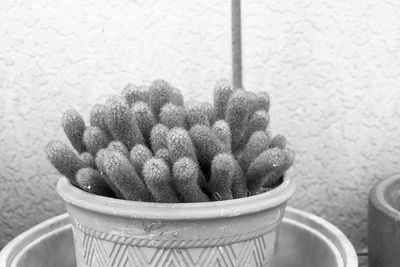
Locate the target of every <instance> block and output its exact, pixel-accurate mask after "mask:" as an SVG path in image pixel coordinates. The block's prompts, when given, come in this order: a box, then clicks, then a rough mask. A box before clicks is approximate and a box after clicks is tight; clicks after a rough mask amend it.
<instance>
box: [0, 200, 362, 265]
mask: <svg viewBox="0 0 400 267" xmlns="http://www.w3.org/2000/svg"><path fill="white" fill-rule="evenodd" d="M27 266H29V267H54V266H57V267H75V266H76V263H75V256H74V247H73V237H72V227H71V224H70V221H69V217H68V215H67V214H63V215H60V216H57V217H54V218H52V219H49V220H47V221H45V222H43V223H41V224H39V225H37V226H35V227H33V228H31V229H30V230H28V231H26V232H24V233H22V234H21V235H19V236H18V237H16V238H15V239H14V240H12V241H11V242H10V243H9V244H8V245H7V246H6V247H5V248H4V249H3V250H2V251H1V252H0V267H27ZM276 266H277V267H303V266H304V267H313V266H315V267H317V266H318V267H321V266H324V267H357V266H358V262H357V255H356V252H355V250H354V247H353V246H352V244H351V243H350V241H349V240H348V239H347V238H346V237H345V235H344V234H343V233H342V232H341V231H340V230H339V229H338V228H336V227H335V226H333V225H332V224H330V223H329V222H327V221H325V220H324V219H322V218H320V217H317V216H315V215H312V214H310V213H306V212H303V211H299V210H296V209H293V208H287V211H286V214H285V217H284V219H283V223H282V224H281V226H280V234H279V251H278V257H277V261H276Z"/></svg>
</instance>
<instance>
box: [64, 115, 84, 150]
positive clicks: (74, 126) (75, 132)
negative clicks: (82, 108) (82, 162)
mask: <svg viewBox="0 0 400 267" xmlns="http://www.w3.org/2000/svg"><path fill="white" fill-rule="evenodd" d="M61 125H62V127H63V129H64V132H65V135H66V136H67V137H68V139H69V141H70V142H71V145H72V146H73V147H74V148H75V149H76V150H77V151H78V153H82V152H85V150H86V148H85V144H84V143H83V133H84V131H85V129H86V126H85V122H84V121H83V118H82V116H81V115H80V114H79V113H78V112H77V111H75V110H73V109H69V110H67V111H65V112H64V114H63V115H62V118H61Z"/></svg>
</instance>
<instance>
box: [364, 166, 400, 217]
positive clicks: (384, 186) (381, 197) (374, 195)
mask: <svg viewBox="0 0 400 267" xmlns="http://www.w3.org/2000/svg"><path fill="white" fill-rule="evenodd" d="M396 181H400V173H395V174H392V175H390V176H388V177H386V178H385V179H383V180H381V181H378V182H377V183H376V184H375V185H374V187H373V188H372V189H371V191H370V194H369V198H370V201H371V202H372V203H374V205H375V206H376V207H377V208H379V209H380V210H381V211H382V212H384V213H385V214H386V215H388V216H390V217H394V218H398V219H400V211H399V210H397V209H395V208H394V207H393V205H392V204H391V203H389V202H388V201H387V198H386V192H387V190H388V189H389V188H391V185H392V184H393V183H394V182H396Z"/></svg>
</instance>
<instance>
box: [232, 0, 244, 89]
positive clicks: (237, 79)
mask: <svg viewBox="0 0 400 267" xmlns="http://www.w3.org/2000/svg"><path fill="white" fill-rule="evenodd" d="M240 1H241V0H232V81H233V86H234V88H242V87H243V84H242V32H241V11H240Z"/></svg>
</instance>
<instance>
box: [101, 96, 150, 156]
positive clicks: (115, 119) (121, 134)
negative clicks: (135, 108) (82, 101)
mask: <svg viewBox="0 0 400 267" xmlns="http://www.w3.org/2000/svg"><path fill="white" fill-rule="evenodd" d="M106 106H107V125H108V128H109V129H110V131H111V134H112V135H113V137H114V138H115V139H116V140H119V141H121V142H122V143H123V144H124V145H125V146H126V147H127V148H128V149H131V148H132V147H133V146H134V145H136V144H143V143H144V138H143V135H142V133H141V132H140V129H139V127H138V125H137V122H136V119H135V117H134V116H133V114H132V112H131V110H130V109H129V107H128V106H126V105H125V103H124V102H123V100H122V99H121V98H119V97H115V96H114V97H111V98H109V99H108V100H107V102H106Z"/></svg>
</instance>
